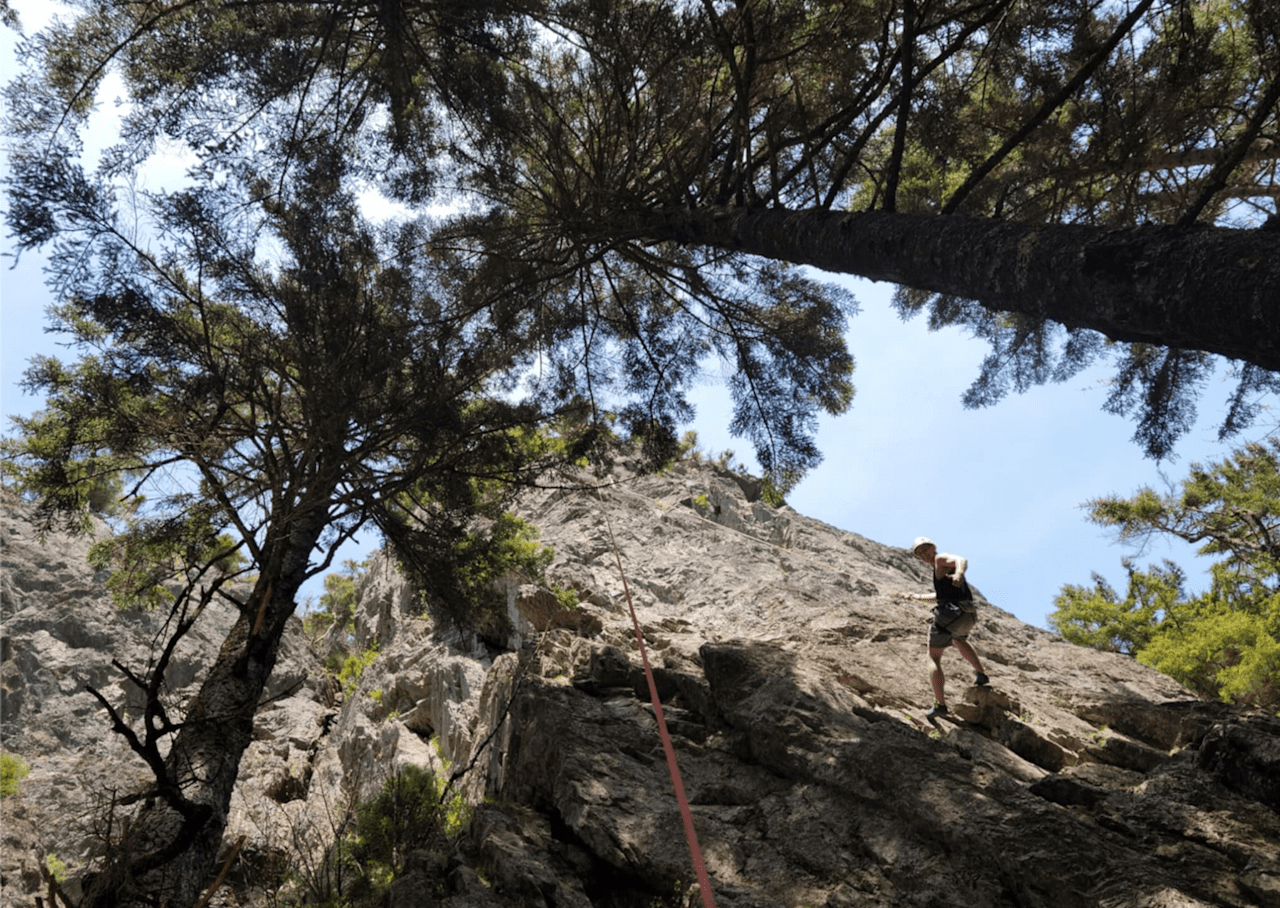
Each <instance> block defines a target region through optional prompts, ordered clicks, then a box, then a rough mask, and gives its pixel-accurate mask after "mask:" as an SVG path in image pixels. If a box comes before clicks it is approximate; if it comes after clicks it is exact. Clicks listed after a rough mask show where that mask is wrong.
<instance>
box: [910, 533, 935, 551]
mask: <svg viewBox="0 0 1280 908" xmlns="http://www.w3.org/2000/svg"><path fill="white" fill-rule="evenodd" d="M922 545H932V546H933V547H934V548H935V549H936V548H937V545H935V544H934V542H933V540H932V539H930V538H929V537H928V536H917V537H916V541H915V542H913V543H911V552H912V554H915V553H916V552H918V551H920V546H922Z"/></svg>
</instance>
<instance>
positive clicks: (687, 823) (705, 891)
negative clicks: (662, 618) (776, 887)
mask: <svg viewBox="0 0 1280 908" xmlns="http://www.w3.org/2000/svg"><path fill="white" fill-rule="evenodd" d="M604 520H605V526H606V527H607V528H608V530H609V544H610V545H612V546H613V557H614V559H615V560H616V561H617V562H618V574H619V575H620V576H621V577H622V592H623V593H625V594H626V597H627V608H628V609H630V610H631V626H632V628H634V629H635V632H636V642H637V643H639V644H640V661H641V662H643V663H644V676H645V678H646V679H647V680H648V682H649V699H650V700H651V701H652V702H653V714H654V716H655V717H656V718H657V720H658V734H660V735H661V736H662V749H663V751H665V752H666V755H667V769H668V770H670V772H671V787H672V788H674V789H675V790H676V801H678V802H679V804H680V816H681V818H682V819H683V820H684V837H685V840H686V841H687V842H688V843H689V857H690V858H692V859H693V872H694V873H695V874H696V875H697V877H698V891H699V892H700V893H701V894H702V904H703V908H716V897H715V894H714V893H713V892H712V891H711V878H710V877H709V876H707V865H706V862H705V861H703V859H702V849H701V848H700V847H699V846H698V833H697V831H695V830H694V828H693V811H691V810H690V809H689V799H688V798H687V797H685V793H684V780H683V779H682V778H681V777H680V767H679V766H677V765H676V750H675V747H673V746H672V744H671V735H670V734H669V733H668V732H667V719H666V717H665V716H664V715H663V714H662V702H661V701H660V700H659V699H658V685H657V682H655V681H654V680H653V669H652V668H650V667H649V654H648V652H647V651H646V650H645V648H644V635H643V634H642V633H640V621H639V619H637V618H636V607H635V606H634V605H633V604H632V602H631V590H630V589H629V588H628V587H627V574H626V572H625V571H624V570H623V569H622V556H621V555H620V554H618V543H617V541H616V540H615V539H614V538H613V523H612V522H611V521H610V520H609V515H608V514H605V515H604Z"/></svg>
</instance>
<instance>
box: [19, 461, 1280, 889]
mask: <svg viewBox="0 0 1280 908" xmlns="http://www.w3.org/2000/svg"><path fill="white" fill-rule="evenodd" d="M759 493H760V487H759V483H758V481H756V480H753V479H751V478H749V477H744V476H739V475H735V474H731V473H728V472H726V471H723V470H718V469H716V468H714V467H709V466H703V465H694V464H685V465H680V466H678V467H677V468H675V469H674V470H673V471H672V472H670V473H668V474H667V475H665V476H659V477H645V478H635V477H631V476H629V475H625V474H619V475H618V476H617V477H616V479H615V481H613V482H612V484H608V485H606V486H605V487H603V488H600V489H598V490H594V491H583V492H579V491H558V492H542V493H538V494H532V495H529V496H527V497H526V498H525V499H524V500H523V502H522V505H521V509H522V513H523V515H524V516H525V517H526V518H528V519H530V520H532V521H533V522H534V523H536V524H537V525H538V526H539V527H540V528H541V530H542V541H543V542H545V543H547V544H550V545H553V546H554V547H555V550H556V558H555V561H554V563H553V564H552V566H551V568H550V570H549V574H548V576H549V579H550V580H551V582H553V583H555V584H557V585H559V586H561V587H571V588H573V589H574V590H576V591H577V594H578V596H579V598H580V600H581V602H580V604H579V605H578V606H577V607H576V608H574V609H566V608H564V607H563V606H561V605H559V604H558V603H557V601H556V598H555V596H554V595H553V594H552V593H551V592H549V591H548V590H545V589H540V588H539V587H537V586H534V585H532V584H522V583H520V582H519V581H518V580H516V579H512V581H511V582H510V584H509V590H508V598H509V604H510V611H511V614H512V618H513V631H512V634H511V638H510V640H509V641H508V646H507V647H506V648H505V649H501V650H494V649H490V648H487V647H484V646H482V645H480V644H479V643H477V642H474V641H467V640H463V639H460V638H459V637H458V636H457V635H456V634H452V633H447V632H444V631H442V630H440V629H438V628H434V627H433V626H432V625H431V623H430V622H429V621H428V620H427V619H425V618H422V617H417V616H415V615H414V611H415V609H414V597H413V595H412V592H411V591H410V590H408V589H406V588H405V586H404V583H403V580H402V578H401V577H400V575H399V574H398V573H397V572H396V571H395V570H394V568H393V567H392V566H390V565H389V564H388V563H387V562H385V561H379V562H376V563H375V564H374V566H373V567H372V568H371V569H370V571H369V572H368V574H367V575H366V577H365V579H364V581H363V584H362V587H361V596H360V605H359V610H358V614H357V624H356V633H355V638H356V639H355V640H354V641H353V645H354V646H355V647H356V648H358V649H364V648H367V647H368V646H369V645H371V644H372V643H374V642H376V643H377V644H378V646H379V655H378V657H377V659H376V661H374V662H373V664H372V665H371V666H370V667H369V668H368V669H367V670H366V671H365V672H364V673H363V675H362V676H361V678H360V682H359V685H358V687H357V689H356V690H354V691H353V692H351V693H349V694H344V693H342V692H340V691H338V690H337V689H336V687H335V685H333V683H332V682H330V681H329V680H328V679H327V678H326V677H325V676H324V674H323V672H322V671H321V669H320V665H321V661H322V657H323V656H324V655H326V654H327V652H328V651H329V650H330V649H331V647H332V644H333V643H335V641H333V640H328V641H313V642H312V643H311V644H310V645H308V643H307V641H305V640H304V639H303V638H302V635H301V631H300V629H298V630H297V632H296V633H295V634H294V635H293V636H292V637H291V639H290V640H289V641H288V649H287V654H288V655H287V658H286V659H285V660H284V661H283V662H282V664H281V668H280V670H279V672H278V674H277V677H276V679H275V683H274V684H273V690H272V695H273V699H270V700H269V701H268V702H266V703H264V706H263V708H262V711H261V712H260V714H259V718H258V721H257V740H256V741H255V743H254V745H253V747H252V748H251V750H250V752H249V753H248V754H247V755H246V759H245V761H244V764H243V766H242V771H241V772H242V776H241V782H240V785H239V788H238V790H237V794H236V802H235V804H234V812H233V815H232V820H231V826H230V828H229V829H228V833H227V842H226V847H227V849H228V852H227V853H228V854H230V849H231V848H232V846H233V845H235V844H240V845H241V848H240V851H239V852H237V854H236V857H235V859H234V861H232V864H231V873H230V874H229V877H228V880H227V882H226V884H225V885H224V886H223V887H222V888H220V889H219V890H218V891H217V893H216V894H215V895H214V897H213V899H212V901H211V904H214V905H248V904H265V903H267V902H268V901H269V900H270V898H271V896H272V894H273V892H274V889H273V885H275V884H274V883H273V880H276V879H278V878H279V870H280V868H281V867H283V866H285V865H288V866H290V867H291V868H292V869H293V871H294V874H295V877H297V876H302V877H306V876H307V874H314V873H315V872H316V868H317V867H319V866H320V864H321V860H322V857H323V853H324V849H325V847H326V846H327V844H328V843H329V842H331V841H332V838H333V835H334V830H335V828H336V826H337V825H338V824H339V823H340V822H341V817H342V816H343V815H344V811H345V809H346V808H347V807H348V806H349V805H351V804H354V803H358V802H360V801H363V800H367V799H368V798H369V797H371V796H372V795H373V794H374V793H375V792H376V791H377V790H378V789H379V787H380V785H381V783H382V780H383V779H384V778H386V776H387V774H388V773H390V772H392V771H393V770H394V769H395V768H396V767H397V766H400V765H404V764H406V763H414V764H419V765H428V766H431V767H433V768H434V769H436V771H438V772H440V773H442V774H443V773H445V772H457V771H460V770H462V769H468V771H467V772H466V773H465V774H464V775H462V776H461V778H460V780H459V782H458V784H459V785H460V787H461V788H462V790H463V791H464V792H465V793H466V794H467V795H468V797H469V799H470V800H471V801H472V803H473V804H474V805H475V807H474V811H473V814H472V820H471V824H470V827H469V830H468V832H467V834H466V836H465V837H464V840H463V842H462V843H461V844H460V846H459V848H458V850H457V852H456V853H455V854H453V855H451V856H450V857H449V858H448V859H447V861H444V862H443V863H442V862H441V861H440V860H439V859H438V858H432V857H431V856H428V855H425V854H424V855H421V856H420V858H419V859H417V860H415V861H414V862H411V865H410V867H409V869H408V870H407V871H406V873H405V874H403V875H402V876H401V878H400V879H398V880H397V881H396V883H395V886H394V887H393V890H392V894H391V903H392V904H394V905H396V906H406V908H407V906H418V905H422V906H426V905H433V904H439V902H438V901H434V900H433V899H435V898H436V897H435V896H433V895H431V893H432V892H434V891H436V884H437V882H439V883H440V884H441V885H442V886H443V892H444V896H443V899H444V904H446V905H449V906H451V908H506V906H548V908H551V906H556V908H565V906H581V908H586V906H619V908H623V906H633V905H634V906H649V905H688V904H701V900H700V898H699V896H698V895H697V893H696V892H695V891H692V890H691V886H690V884H691V883H692V881H693V879H694V874H693V870H692V867H691V863H690V857H689V851H688V848H687V846H686V844H685V840H684V837H683V834H682V826H681V821H680V817H679V813H678V810H677V806H676V802H675V799H674V797H673V795H672V791H671V783H670V779H669V777H668V771H667V766H666V762H665V760H664V757H663V751H662V747H661V744H660V741H659V738H658V735H657V729H656V722H655V717H654V713H653V709H652V706H651V705H650V703H649V696H648V689H647V684H646V681H645V679H644V675H643V673H642V671H641V667H640V657H639V653H638V651H637V648H636V644H635V641H634V637H633V636H632V632H631V623H630V617H629V615H628V613H627V607H626V602H625V598H624V596H623V585H622V580H621V578H620V576H619V573H618V567H617V563H616V561H615V555H614V549H613V547H612V545H611V543H610V536H611V534H612V536H613V537H614V538H616V540H617V548H618V551H619V552H620V554H621V558H622V563H623V566H624V568H625V571H626V578H627V585H628V587H629V588H630V591H631V594H632V597H633V599H634V601H635V606H636V610H637V612H638V615H639V620H640V623H641V626H642V629H643V633H644V636H645V640H646V646H647V648H648V653H649V659H650V661H651V663H652V664H653V666H654V670H655V671H654V673H655V676H656V684H657V688H658V691H659V694H660V697H661V699H662V702H663V709H664V713H665V715H666V720H667V724H668V726H669V727H670V729H671V732H672V734H673V736H674V740H675V749H676V753H677V755H678V757H679V761H680V770H681V773H682V774H683V778H684V784H685V786H686V788H687V790H688V793H689V796H690V800H691V801H692V804H693V808H692V809H693V814H694V818H695V823H696V826H697V832H698V836H699V839H700V841H701V845H702V849H703V852H704V854H705V857H706V862H707V866H708V868H709V872H710V876H711V880H712V884H713V889H714V893H715V898H716V902H717V904H718V905H720V906H726V908H749V906H766V905H768V906H774V905H783V906H801V905H808V906H831V908H836V906H886V908H887V906H910V905H918V906H929V908H939V906H950V905H955V906H965V908H984V906H997V905H999V906H1021V908H1029V906H1045V908H1050V906H1055V908H1056V906H1062V908H1066V906H1116V908H1119V906H1150V908H1157V906H1159V908H1175V906H1187V908H1190V906H1206V905H1225V906H1247V905H1249V906H1251V905H1259V906H1268V908H1270V906H1280V857H1278V856H1277V849H1276V842H1278V841H1280V814H1278V813H1277V811H1280V793H1278V790H1277V779H1280V721H1277V720H1276V719H1275V718H1274V717H1268V716H1264V715H1258V714H1248V713H1244V712H1241V711H1239V710H1233V709H1230V708H1228V707H1225V706H1222V705H1221V704H1213V703H1205V702H1202V701H1198V700H1196V699H1194V698H1193V697H1192V696H1191V695H1190V694H1188V692H1187V691H1185V690H1184V689H1182V688H1181V687H1180V686H1178V685H1177V684H1176V683H1174V682H1173V681H1171V680H1170V679H1168V678H1166V677H1164V676H1162V675H1159V674H1157V673H1156V672H1154V671H1152V670H1150V669H1148V668H1146V667H1145V666H1143V665H1140V664H1138V663H1136V662H1134V661H1133V660H1131V659H1128V658H1125V657H1121V656H1114V655H1106V654H1102V653H1097V652H1094V651H1091V650H1085V649H1080V648H1077V647H1074V646H1071V645H1070V644H1067V643H1065V642H1064V641H1063V640H1062V639H1061V638H1059V637H1057V636H1055V635H1053V634H1050V633H1048V632H1046V631H1043V630H1039V629H1037V628H1034V627H1030V626H1028V625H1026V624H1023V623H1022V622H1020V621H1018V620H1017V619H1016V618H1014V617H1013V616H1012V615H1010V614H1009V613H1007V612H1004V611H1002V610H1001V609H999V608H998V607H996V606H995V605H994V604H990V603H985V602H984V604H983V605H982V606H981V609H980V623H979V627H978V629H977V630H976V631H975V633H974V634H973V636H972V638H971V639H972V642H973V643H974V645H975V647H976V648H977V650H978V652H979V654H980V655H981V657H982V658H983V659H984V661H985V664H986V668H987V673H988V674H989V675H990V676H991V681H992V686H991V688H990V689H979V688H975V687H971V686H969V684H968V682H969V680H970V678H971V677H972V674H971V671H970V670H969V668H968V666H967V665H966V664H965V663H964V662H963V660H962V659H961V658H960V657H959V654H958V653H954V654H949V655H948V656H947V657H946V659H945V661H944V666H945V667H946V669H947V670H948V672H949V680H948V688H947V689H948V698H949V700H950V702H951V707H952V719H953V721H949V722H944V723H943V727H942V729H941V730H940V731H936V730H934V729H933V728H932V727H931V726H929V725H928V724H926V723H925V722H924V721H923V714H924V711H925V710H926V709H927V708H928V706H929V705H930V703H931V701H932V694H931V692H930V689H929V683H928V674H927V664H926V663H927V659H926V656H925V646H924V641H925V626H926V622H927V619H928V607H927V606H926V605H924V604H922V603H912V604H904V603H902V602H900V601H895V600H893V599H892V598H891V596H892V594H893V593H894V592H897V591H902V590H912V591H916V590H921V589H924V584H925V569H924V568H923V566H922V565H920V564H919V562H917V561H915V560H914V559H912V558H911V557H910V556H909V553H907V552H906V551H905V550H903V549H900V548H895V547H892V546H885V545H881V544H879V543H876V542H872V541H871V540H868V539H865V538H863V537H860V536H857V535H855V534H852V533H846V532H843V531H840V530H837V529H835V528H832V527H829V526H826V525H824V524H821V523H818V522H816V521H813V520H809V519H807V518H805V517H803V516H801V515H799V514H796V513H794V512H793V511H791V510H789V509H788V508H785V507H784V508H780V509H775V508H772V507H769V506H767V505H765V504H764V503H763V502H761V501H760V500H759ZM3 534H4V540H5V552H4V574H3V579H2V580H0V592H2V593H3V609H4V643H3V646H4V652H3V656H4V661H3V686H4V706H3V709H4V713H3V715H4V738H5V741H4V747H5V749H6V750H8V751H10V752H14V753H18V754H20V755H22V756H23V757H24V758H25V759H26V760H27V761H28V762H29V763H30V764H31V766H32V772H31V775H30V776H29V777H28V779H27V780H26V781H25V782H24V783H23V787H22V794H21V795H20V796H19V797H17V798H10V799H6V801H5V802H4V807H3V820H4V833H3V835H4V855H3V867H2V871H3V880H2V884H3V897H2V898H3V903H4V904H5V905H11V904H12V905H20V904H21V905H32V904H34V901H33V899H34V897H35V896H36V895H37V894H39V893H40V892H41V891H42V888H41V887H42V885H43V884H42V881H41V876H40V871H39V863H40V862H39V858H40V857H41V856H42V855H43V854H46V853H48V852H55V853H57V854H58V856H59V857H60V858H61V859H63V860H64V861H66V862H67V864H68V865H69V866H70V867H71V868H72V871H73V874H72V875H73V876H74V871H75V870H76V869H77V868H78V867H83V866H84V865H85V864H86V863H87V862H88V861H89V860H90V858H91V857H92V855H93V854H94V853H95V848H97V847H98V846H97V843H96V840H95V838H94V836H93V834H92V823H91V822H90V819H91V816H92V810H91V808H92V807H93V805H95V804H98V803H100V800H101V798H102V792H103V791H104V790H108V789H109V788H111V787H115V788H117V789H119V790H121V791H124V790H126V789H127V786H128V783H129V782H131V781H134V782H136V780H138V779H140V778H142V777H143V774H142V772H141V767H140V766H138V765H136V760H134V759H133V758H132V757H131V756H130V755H129V754H128V753H127V751H126V750H125V749H124V748H123V747H122V746H121V745H120V744H119V743H118V742H117V741H116V740H114V739H113V737H112V736H111V734H110V733H109V731H108V729H107V728H106V726H105V723H103V721H102V716H101V710H100V709H98V708H97V707H96V704H94V703H93V702H92V701H86V700H85V696H86V695H84V694H82V693H79V691H81V690H82V688H83V684H84V683H85V682H86V681H89V682H90V683H93V684H95V685H96V686H99V687H100V688H102V689H104V690H105V689H108V688H109V689H111V690H112V691H113V693H114V696H116V697H117V698H119V699H121V700H123V698H124V697H126V696H127V695H128V692H127V691H126V690H125V689H124V688H123V687H121V679H120V676H119V673H118V672H113V671H112V669H111V667H110V659H111V657H112V655H114V656H115V657H116V658H120V659H121V661H123V662H126V664H140V665H143V666H145V661H146V653H147V651H148V650H147V644H148V643H149V641H150V639H151V637H152V636H153V635H154V633H155V628H154V626H153V623H154V618H149V617H148V616H139V615H132V614H122V613H119V612H115V611H113V610H112V609H111V607H110V606H109V605H107V604H106V603H105V601H104V597H103V593H102V588H101V578H94V577H93V576H92V573H91V572H90V571H89V569H88V568H87V567H85V566H84V562H83V548H77V546H83V544H82V543H78V542H68V541H66V540H62V539H57V540H53V541H51V543H50V545H49V546H46V547H41V546H39V545H38V543H37V542H36V541H35V539H34V538H33V536H32V534H31V531H30V528H29V527H28V526H27V525H26V524H25V522H24V519H23V516H22V513H21V510H20V509H18V508H15V507H12V506H11V507H10V508H9V509H8V510H7V511H6V515H5V521H4V526H3ZM955 542H956V544H957V545H958V546H960V547H961V548H962V545H961V541H958V540H957V541H955ZM965 554H966V555H968V556H969V557H970V560H971V565H972V567H971V578H972V580H973V581H975V582H976V583H977V584H981V582H982V567H981V565H982V560H981V553H980V552H965ZM211 617H213V616H211ZM226 620H228V621H229V618H228V619H226ZM221 630H222V627H221V626H220V625H218V624H217V622H216V621H209V622H208V624H207V626H204V627H202V628H201V630H200V633H201V637H200V639H198V640H197V639H194V638H193V639H192V641H190V643H189V649H184V653H189V655H188V656H186V657H185V658H186V660H187V661H183V662H182V663H181V667H180V666H175V667H174V670H173V677H171V679H170V680H171V686H172V688H173V695H174V697H175V698H176V699H178V700H180V699H181V697H182V695H183V691H184V689H186V688H187V686H188V685H189V684H191V683H192V682H193V681H194V679H195V678H196V677H197V672H198V665H199V664H200V661H201V659H202V658H203V659H205V660H207V659H208V658H210V656H211V654H212V653H213V652H214V651H215V650H216V646H217V642H218V639H219V635H220V632H221ZM68 889H69V891H71V892H72V894H74V883H72V884H71V885H70V886H68Z"/></svg>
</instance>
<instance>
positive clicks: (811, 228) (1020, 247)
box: [629, 208, 1280, 371]
mask: <svg viewBox="0 0 1280 908" xmlns="http://www.w3.org/2000/svg"><path fill="white" fill-rule="evenodd" d="M629 226H630V227H631V230H630V231H629V232H630V233H632V235H635V236H639V237H644V238H646V239H653V240H670V241H673V242H677V243H682V244H689V245H701V246H713V247H716V248H719V249H728V250H734V251H739V252H746V253H750V254H752V255H759V256H763V257H765V258H771V259H777V260H779V261H785V262H791V263H793V264H797V265H812V266H814V267H816V268H821V269H822V270H824V271H830V272H834V273H841V274H856V275H859V276H861V277H865V278H870V279H871V280H873V281H893V282H894V283H896V284H904V285H906V286H908V287H914V288H917V289H921V290H930V291H934V292H937V293H945V294H947V295H950V296H956V297H961V298H964V299H971V300H976V301H977V302H979V303H981V304H982V305H983V306H985V307H987V308H988V309H992V310H997V311H1006V312H1017V313H1022V314H1025V315H1030V316H1038V317H1042V318H1046V319H1050V320H1052V321H1055V322H1058V323H1060V324H1063V325H1066V326H1068V327H1071V328H1090V329H1093V330H1094V331H1099V332H1101V333H1103V334H1105V335H1106V336H1107V337H1110V338H1112V339H1113V340H1117V341H1129V342H1145V343H1150V344H1156V345H1160V346H1166V347H1175V348H1182V349H1190V350H1203V351H1206V352H1209V353H1217V354H1220V355H1222V356H1226V357H1229V358H1231V359H1237V360H1243V361H1244V362H1248V363H1253V364H1254V365H1256V366H1260V367H1262V368H1264V369H1268V370H1271V371H1280V231H1273V230H1228V229H1223V228H1217V227H1195V228H1178V227H1164V226H1146V227H1117V228H1108V227H1087V226H1079V225H1070V224H1044V225H1032V224H1019V223H1013V222H1009V221H1000V220H995V219H976V218H966V217H959V216H938V215H913V214H894V213H889V212H861V213H858V212H832V211H826V210H822V209H809V210H803V211H792V210H788V209H780V208H760V209H748V208H741V209H739V208H719V209H703V210H668V211H663V212H651V213H646V214H643V215H637V216H636V217H635V218H634V219H633V221H632V224H631V225H629Z"/></svg>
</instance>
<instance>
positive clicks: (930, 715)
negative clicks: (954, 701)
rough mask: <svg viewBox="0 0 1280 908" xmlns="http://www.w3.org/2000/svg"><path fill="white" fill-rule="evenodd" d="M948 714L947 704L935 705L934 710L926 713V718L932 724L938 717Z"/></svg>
mask: <svg viewBox="0 0 1280 908" xmlns="http://www.w3.org/2000/svg"><path fill="white" fill-rule="evenodd" d="M946 714H947V704H945V703H935V704H933V709H931V710H929V711H928V712H927V713H925V714H924V717H925V718H926V719H928V720H929V721H930V722H932V721H933V720H934V719H936V718H938V716H945V715H946Z"/></svg>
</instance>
